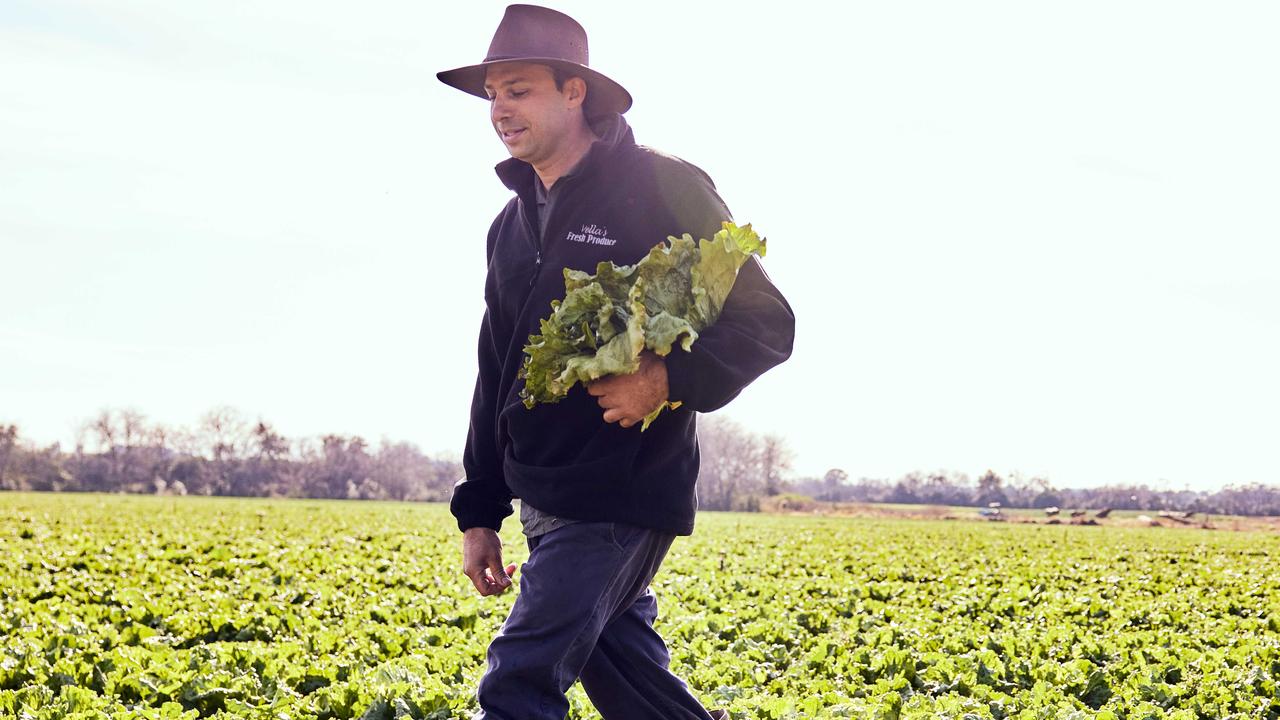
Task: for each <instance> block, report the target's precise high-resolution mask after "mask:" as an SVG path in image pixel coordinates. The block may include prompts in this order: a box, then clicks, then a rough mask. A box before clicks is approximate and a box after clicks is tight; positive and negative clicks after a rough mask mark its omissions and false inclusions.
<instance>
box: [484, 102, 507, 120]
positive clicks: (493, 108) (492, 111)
mask: <svg viewBox="0 0 1280 720" xmlns="http://www.w3.org/2000/svg"><path fill="white" fill-rule="evenodd" d="M489 115H490V117H492V118H493V121H494V122H498V121H499V120H505V119H507V118H508V117H509V116H510V115H511V108H510V105H508V104H507V102H506V101H504V100H503V99H502V98H494V99H493V100H490V101H489Z"/></svg>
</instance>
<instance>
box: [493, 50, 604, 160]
mask: <svg viewBox="0 0 1280 720" xmlns="http://www.w3.org/2000/svg"><path fill="white" fill-rule="evenodd" d="M484 90H485V94H487V95H488V96H489V119H490V120H491V121H492V122H493V129H494V130H496V131H497V132H498V137H499V138H500V139H501V140H502V142H503V144H504V145H506V146H507V151H508V152H510V153H511V157H514V158H518V159H520V160H524V161H525V162H527V163H529V164H531V165H533V166H534V167H541V166H543V165H545V164H546V163H547V162H548V161H549V160H553V159H554V158H555V157H556V156H557V154H558V153H560V152H563V151H564V149H565V146H566V145H567V140H568V139H569V138H570V136H571V133H572V131H573V129H574V123H575V122H576V121H577V117H578V114H577V113H578V108H580V107H581V106H582V101H583V99H584V97H585V84H584V83H583V82H582V80H580V79H577V78H571V79H569V80H566V81H565V83H564V87H563V88H562V89H561V90H556V82H555V76H554V75H553V74H552V72H551V68H549V67H547V66H546V65H538V64H535V63H515V62H513V63H501V64H498V65H493V66H490V67H489V69H488V71H487V72H486V73H485V79H484Z"/></svg>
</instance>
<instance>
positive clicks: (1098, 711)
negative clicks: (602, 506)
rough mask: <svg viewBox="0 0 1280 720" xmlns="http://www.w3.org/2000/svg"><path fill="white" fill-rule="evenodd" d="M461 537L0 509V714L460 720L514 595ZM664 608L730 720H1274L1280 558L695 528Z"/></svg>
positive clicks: (412, 524)
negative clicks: (492, 590)
mask: <svg viewBox="0 0 1280 720" xmlns="http://www.w3.org/2000/svg"><path fill="white" fill-rule="evenodd" d="M503 536H504V539H505V541H506V544H507V552H508V557H509V558H510V560H511V561H512V562H516V563H519V562H521V560H523V558H524V557H525V555H526V551H525V549H524V545H523V542H522V541H521V537H520V534H519V523H518V522H517V521H516V520H515V519H514V518H512V519H511V520H509V521H508V522H507V525H506V526H505V528H504V532H503ZM460 539H461V535H460V534H459V533H458V532H457V530H456V528H455V527H454V525H453V522H452V518H451V517H450V516H449V514H448V511H447V509H446V508H445V507H443V506H439V505H414V504H392V503H372V502H369V503H358V502H330V501H303V500H247V499H245V500H242V499H225V498H158V497H140V496H103V495H33V494H0V578H2V579H3V583H2V587H0V635H2V645H0V717H5V718H8V717H14V718H29V719H44V718H102V717H121V718H125V717H129V718H198V717H201V718H202V717H237V718H262V719H264V720H266V719H267V718H271V719H273V720H295V719H303V718H361V717H363V718H370V719H372V718H465V717H468V716H469V715H470V713H471V712H473V711H474V710H475V709H476V706H475V700H474V697H473V692H474V688H475V684H476V680H477V679H478V677H479V675H480V673H481V671H482V670H483V664H484V651H485V646H486V644H487V641H488V639H489V638H490V637H491V636H492V635H493V633H494V632H495V631H496V630H497V628H498V626H499V625H500V624H501V621H502V619H503V617H505V615H506V612H507V610H508V608H509V607H510V603H511V601H512V600H513V596H514V593H507V594H506V595H504V596H500V597H497V598H480V597H478V596H476V595H475V592H474V590H473V589H471V586H470V583H469V582H468V581H467V579H466V578H465V577H463V576H462V575H461V573H460V572H459V567H460V564H461V561H460V547H461V545H460ZM516 577H517V578H519V573H517V575H516ZM655 590H656V591H657V593H658V598H659V603H660V606H661V612H662V617H661V618H660V620H659V624H660V631H661V632H662V634H663V636H664V637H666V638H667V640H668V643H669V644H670V645H671V650H672V656H673V663H674V665H675V666H676V668H675V669H676V670H677V672H678V673H679V674H680V675H682V676H683V677H685V678H686V679H687V680H688V681H689V683H690V685H691V686H692V687H693V689H694V690H695V692H696V693H697V694H698V695H699V696H700V697H701V698H702V699H703V701H704V703H705V704H706V705H708V706H709V707H726V708H729V709H730V711H731V712H732V717H734V718H827V717H850V718H936V717H948V718H1045V719H1048V718H1064V719H1066V718H1115V719H1121V718H1179V719H1183V718H1185V719H1187V720H1190V719H1192V718H1250V719H1261V718H1280V699H1277V694H1278V692H1280V691H1278V688H1277V678H1278V677H1280V535H1276V534H1268V533H1247V532H1221V531H1207V530H1161V529H1150V528H1143V529H1138V528H1134V529H1123V528H1108V527H1073V526H1042V525H1005V524H980V523H974V522H944V521H877V520H857V519H837V518H808V517H783V516H767V515H745V514H713V513H704V514H702V515H701V516H699V518H698V529H697V531H696V533H695V535H694V536H693V537H691V538H681V539H678V540H677V541H676V544H675V546H674V547H673V549H672V553H671V555H670V556H669V557H668V559H667V562H666V563H665V565H664V566H663V570H662V572H661V573H660V575H659V576H658V579H657V580H656V581H655ZM572 701H573V711H572V713H571V717H575V718H598V717H599V716H598V714H596V713H595V712H594V711H593V710H592V709H591V706H590V704H589V703H588V702H587V700H586V696H585V694H583V693H582V692H581V690H580V689H579V688H577V687H575V688H574V691H573V695H572Z"/></svg>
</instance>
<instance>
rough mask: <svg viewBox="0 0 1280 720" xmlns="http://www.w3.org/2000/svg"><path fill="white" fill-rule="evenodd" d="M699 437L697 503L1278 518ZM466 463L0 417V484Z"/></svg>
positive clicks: (325, 490)
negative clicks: (48, 428)
mask: <svg viewBox="0 0 1280 720" xmlns="http://www.w3.org/2000/svg"><path fill="white" fill-rule="evenodd" d="M698 444H699V448H700V452H701V457H702V470H701V473H700V475H699V477H698V503H699V507H700V508H702V509H704V510H745V511H756V510H759V509H760V508H761V506H762V502H763V501H765V500H766V499H767V498H771V497H776V496H779V495H784V494H795V495H803V496H808V497H809V498H812V499H815V500H822V501H830V502H862V503H911V504H927V505H961V506H965V505H968V506H978V507H985V506H987V505H989V504H991V503H1000V505H1002V506H1003V507H1014V508H1047V507H1059V508H1092V509H1102V508H1112V509H1115V510H1150V511H1159V510H1172V511H1189V512H1208V513H1217V514H1229V515H1277V516H1280V487H1276V486H1269V485H1263V484H1250V485H1243V486H1227V487H1225V488H1223V489H1221V490H1216V491H1212V492H1196V491H1191V490H1160V489H1154V488H1151V487H1149V486H1147V485H1112V486H1104V487H1097V488H1081V489H1058V488H1055V487H1054V486H1053V484H1052V483H1050V482H1049V480H1048V479H1047V478H1044V477H1039V476H1033V477H1024V476H1022V475H1020V474H1018V473H1012V474H1010V475H1008V476H1007V477H1002V476H1000V475H998V474H996V473H995V472H993V471H990V470H988V471H987V472H986V473H983V474H982V475H981V476H980V477H979V478H978V479H977V480H976V481H972V480H970V478H969V476H967V475H965V474H964V473H957V472H950V471H941V470H940V471H936V472H932V473H921V472H913V473H908V474H906V475H904V476H902V477H901V478H898V479H897V480H888V479H876V478H861V479H859V480H852V479H850V477H849V475H848V473H846V472H845V471H844V470H841V469H838V468H833V469H831V470H829V471H828V472H827V473H826V474H825V475H824V476H823V477H821V478H813V477H802V478H792V477H790V475H791V471H792V464H793V462H794V459H795V456H794V453H793V452H792V451H791V449H790V448H789V447H788V446H787V443H786V441H785V440H784V439H783V438H781V437H780V436H777V435H769V434H765V435H761V434H757V433H754V432H751V431H749V430H747V429H745V428H744V427H742V426H741V425H740V424H738V423H736V422H734V421H733V420H730V419H728V418H725V417H722V416H719V415H710V416H704V417H702V418H700V419H699V421H698ZM462 474H463V470H462V464H461V463H460V462H459V461H458V460H457V459H456V458H452V457H430V456H428V455H426V454H424V453H423V452H422V451H421V450H419V449H418V448H417V447H416V446H414V445H412V444H410V443H404V442H389V441H387V440H383V441H382V442H381V443H380V444H379V446H378V447H377V448H373V447H371V446H370V445H369V443H368V442H367V441H366V440H365V439H364V438H361V437H358V436H346V435H322V436H320V437H315V438H304V439H289V438H286V437H284V436H283V435H281V434H279V433H278V432H276V431H275V429H274V428H272V426H271V425H270V424H269V423H267V422H265V421H263V420H257V421H252V422H251V421H249V420H247V419H245V418H244V417H243V416H242V415H241V414H240V413H238V412H236V411H235V410H233V409H230V408H219V409H216V410H213V411H211V412H209V413H206V414H205V416H204V417H202V418H201V419H200V421H199V423H197V425H196V426H195V427H193V428H186V427H167V426H164V425H161V424H158V423H152V422H149V421H148V420H147V418H146V417H145V416H143V415H142V414H141V413H139V412H137V411H134V410H103V411H101V412H100V413H99V414H98V415H97V416H96V417H95V418H93V419H92V420H90V421H88V422H86V423H84V425H83V426H82V427H81V428H80V431H79V436H78V439H77V441H76V444H75V447H74V448H73V449H71V450H65V449H63V448H62V447H61V445H59V444H56V443H55V444H53V445H49V446H46V447H40V446H37V445H35V444H33V443H30V442H25V441H23V440H22V438H21V437H20V436H19V433H18V428H17V427H16V426H14V425H0V490H44V491H93V492H127V493H157V494H175V495H185V494H194V495H241V496H269V497H302V498H351V499H368V500H424V501H447V500H448V499H449V497H450V496H451V495H452V492H453V485H454V483H455V482H456V481H457V480H458V479H459V478H460V477H462ZM775 506H776V505H775Z"/></svg>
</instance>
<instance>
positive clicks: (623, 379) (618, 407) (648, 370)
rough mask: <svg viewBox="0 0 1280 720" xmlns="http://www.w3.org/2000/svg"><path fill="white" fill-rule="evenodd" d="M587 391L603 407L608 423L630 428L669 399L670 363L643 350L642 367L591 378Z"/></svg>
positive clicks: (641, 355)
mask: <svg viewBox="0 0 1280 720" xmlns="http://www.w3.org/2000/svg"><path fill="white" fill-rule="evenodd" d="M587 392H589V393H591V394H592V395H594V396H595V397H596V402H598V403H600V407H602V408H604V421H605V422H610V423H611V422H616V423H618V424H619V425H621V426H622V427H624V428H627V427H631V426H632V425H635V424H636V423H638V422H640V421H641V420H644V416H645V415H648V414H649V413H651V412H653V411H654V410H657V409H658V406H659V405H661V404H662V403H664V402H666V401H667V392H668V388H667V363H666V362H665V361H663V359H662V358H660V357H658V356H657V355H655V354H654V353H653V352H652V351H649V350H645V351H644V352H642V353H640V369H639V370H636V371H635V372H633V373H631V374H630V375H610V376H608V377H602V378H600V379H599V380H592V381H591V382H589V383H587Z"/></svg>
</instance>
